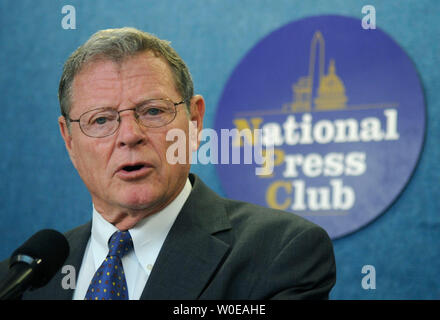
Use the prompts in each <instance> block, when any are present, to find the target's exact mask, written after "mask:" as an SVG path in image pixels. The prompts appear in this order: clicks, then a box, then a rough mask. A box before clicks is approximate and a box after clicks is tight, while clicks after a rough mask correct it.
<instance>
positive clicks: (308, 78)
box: [215, 16, 425, 238]
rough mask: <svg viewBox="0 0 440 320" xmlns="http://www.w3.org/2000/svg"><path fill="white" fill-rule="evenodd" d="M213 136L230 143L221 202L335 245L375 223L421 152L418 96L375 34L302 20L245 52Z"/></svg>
mask: <svg viewBox="0 0 440 320" xmlns="http://www.w3.org/2000/svg"><path fill="white" fill-rule="evenodd" d="M215 131H216V132H217V133H218V134H219V135H220V137H221V138H225V137H226V138H228V137H229V139H226V138H225V139H222V142H221V148H220V150H219V153H221V156H220V158H219V159H221V161H219V162H218V165H217V170H218V175H219V178H220V182H221V185H222V187H223V190H224V191H225V193H226V195H227V196H228V197H230V198H233V199H237V200H243V201H247V202H251V203H256V204H260V205H263V206H266V207H270V208H276V209H281V210H285V211H290V212H294V213H296V214H298V215H301V216H304V217H305V218H306V219H309V220H311V221H312V222H314V223H316V224H318V225H320V226H322V227H323V228H324V229H326V231H327V232H328V233H329V235H330V237H332V238H337V237H341V236H344V235H346V234H349V233H351V232H353V231H356V230H357V229H359V228H361V227H363V226H365V225H366V224H368V223H369V222H371V221H372V220H373V219H375V218H376V217H378V216H379V215H380V214H381V213H382V212H384V211H385V210H386V209H387V208H388V207H389V206H390V205H391V203H393V201H395V199H396V198H397V197H398V195H399V194H400V193H401V192H402V190H403V188H404V186H405V185H406V184H407V182H408V181H409V178H410V177H411V174H412V172H413V170H414V168H415V166H416V164H417V161H418V158H419V154H420V152H421V150H422V146H423V139H424V132H425V107H424V99H423V92H422V87H421V84H420V81H419V78H418V75H417V71H416V70H415V68H414V65H413V63H412V62H411V60H410V59H409V58H408V56H407V55H406V54H405V53H404V52H403V50H402V49H401V48H400V47H399V45H398V44H397V43H396V42H395V41H394V40H393V39H391V38H390V37H389V36H388V35H387V34H385V33H384V32H383V31H381V30H380V29H368V30H365V29H363V28H362V24H361V21H360V20H358V19H354V18H348V17H342V16H317V17H311V18H306V19H302V20H299V21H295V22H292V23H289V24H287V25H285V26H283V27H281V28H280V29H278V30H276V31H274V32H272V33H271V34H269V35H268V36H267V37H265V38H264V39H262V40H261V41H260V42H258V43H257V44H256V45H255V46H254V47H253V48H252V49H251V50H250V51H249V52H248V53H247V54H246V56H245V57H244V58H243V59H242V60H241V62H240V63H239V64H238V66H237V67H236V68H235V70H234V71H233V73H232V75H231V76H230V78H229V80H228V82H227V83H226V85H225V87H224V91H223V94H222V96H221V99H220V100H219V104H218V108H217V114H216V118H215ZM231 132H232V133H233V134H231ZM225 141H226V142H225Z"/></svg>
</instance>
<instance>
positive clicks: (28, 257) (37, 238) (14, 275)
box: [0, 229, 69, 300]
mask: <svg viewBox="0 0 440 320" xmlns="http://www.w3.org/2000/svg"><path fill="white" fill-rule="evenodd" d="M68 255H69V243H68V242H67V239H66V237H64V235H63V234H61V233H59V232H58V231H55V230H51V229H45V230H41V231H38V232H37V233H36V234H34V235H33V236H32V237H30V238H29V239H28V240H27V241H26V242H25V243H23V245H21V247H19V248H18V249H17V250H15V251H14V252H13V253H12V255H11V258H10V260H9V273H8V275H7V276H6V278H5V279H4V280H3V281H2V282H1V283H0V300H13V299H19V298H21V296H22V294H23V293H24V292H25V291H26V290H28V289H31V290H32V289H37V288H40V287H43V286H45V285H46V284H47V283H48V282H49V280H50V279H52V277H53V276H54V275H55V273H56V272H57V271H58V270H59V269H60V268H61V266H62V265H63V263H64V261H66V258H67V256H68Z"/></svg>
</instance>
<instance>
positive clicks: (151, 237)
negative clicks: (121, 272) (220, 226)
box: [91, 179, 192, 273]
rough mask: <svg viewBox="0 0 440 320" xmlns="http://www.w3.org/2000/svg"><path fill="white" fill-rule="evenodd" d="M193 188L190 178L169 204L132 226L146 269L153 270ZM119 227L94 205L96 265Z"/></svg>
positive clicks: (137, 247)
mask: <svg viewBox="0 0 440 320" xmlns="http://www.w3.org/2000/svg"><path fill="white" fill-rule="evenodd" d="M191 188H192V187H191V182H190V181H189V179H186V183H185V186H184V187H183V189H182V191H181V192H180V193H179V195H178V196H177V197H176V198H175V199H174V200H173V201H172V202H171V203H170V204H169V205H168V206H167V207H165V208H164V209H162V210H161V211H159V212H156V213H155V214H152V215H151V216H148V217H147V218H145V219H143V220H141V221H140V222H138V223H137V224H136V225H135V226H134V227H133V228H132V229H129V231H130V235H131V238H132V240H133V248H134V254H135V255H136V257H137V259H138V261H139V263H140V264H141V266H142V269H144V270H145V272H146V273H149V272H150V269H151V266H152V265H153V264H154V262H155V261H156V258H157V256H158V255H159V251H160V249H161V248H162V244H163V243H164V241H165V238H166V236H167V235H168V232H169V231H170V229H171V226H172V225H173V223H174V221H175V220H176V218H177V215H178V214H179V212H180V210H181V209H182V207H183V205H184V204H185V201H186V200H187V198H188V197H189V195H190V193H191ZM117 230H118V229H117V228H116V227H115V226H114V225H112V224H111V223H109V222H108V221H106V220H105V219H104V218H103V217H102V216H101V214H99V212H98V211H96V209H95V206H93V218H92V235H91V241H92V250H93V257H94V262H95V266H99V265H100V264H101V263H102V261H103V260H104V258H105V257H106V256H107V253H108V246H107V244H108V240H109V239H110V237H111V236H112V234H113V233H114V232H115V231H117Z"/></svg>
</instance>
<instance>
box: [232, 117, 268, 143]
mask: <svg viewBox="0 0 440 320" xmlns="http://www.w3.org/2000/svg"><path fill="white" fill-rule="evenodd" d="M250 120H251V124H252V129H251V127H250V125H249V122H248V121H247V120H246V119H235V120H234V124H235V127H236V128H237V130H238V131H239V132H240V134H238V135H236V136H235V139H234V141H233V142H232V146H234V147H242V146H243V141H242V139H241V137H242V136H243V138H244V139H247V142H248V143H249V144H250V145H252V146H253V145H254V143H255V141H254V135H253V134H252V132H253V130H255V129H259V128H260V125H261V122H263V118H251V119H250ZM245 129H247V130H245Z"/></svg>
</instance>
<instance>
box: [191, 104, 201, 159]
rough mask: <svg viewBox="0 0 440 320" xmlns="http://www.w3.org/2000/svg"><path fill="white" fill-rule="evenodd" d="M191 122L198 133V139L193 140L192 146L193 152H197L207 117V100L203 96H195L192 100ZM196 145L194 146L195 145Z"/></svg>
mask: <svg viewBox="0 0 440 320" xmlns="http://www.w3.org/2000/svg"><path fill="white" fill-rule="evenodd" d="M190 103H191V105H190V111H191V115H190V118H191V119H190V122H191V123H192V124H194V125H195V127H196V128H194V129H195V131H196V133H197V135H196V137H194V138H195V139H194V138H191V141H192V144H191V147H192V151H196V150H197V149H198V148H199V145H200V141H199V139H198V138H199V135H200V133H201V132H202V129H203V117H204V115H205V100H204V99H203V97H202V96H201V95H195V96H193V97H192V98H191V100H190ZM193 144H194V145H193Z"/></svg>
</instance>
